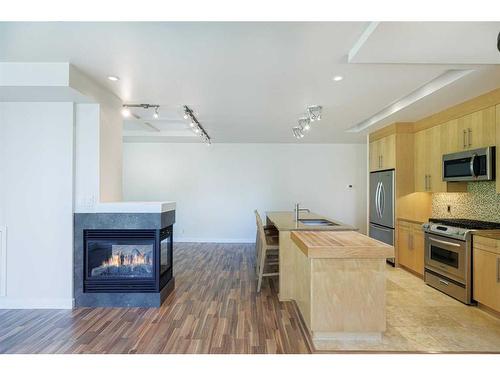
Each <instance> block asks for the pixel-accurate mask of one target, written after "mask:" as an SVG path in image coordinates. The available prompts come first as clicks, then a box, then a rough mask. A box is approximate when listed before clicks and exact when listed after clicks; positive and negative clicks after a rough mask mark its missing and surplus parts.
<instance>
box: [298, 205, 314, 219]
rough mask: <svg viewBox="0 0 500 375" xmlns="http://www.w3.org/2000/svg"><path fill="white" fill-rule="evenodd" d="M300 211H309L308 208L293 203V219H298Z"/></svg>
mask: <svg viewBox="0 0 500 375" xmlns="http://www.w3.org/2000/svg"><path fill="white" fill-rule="evenodd" d="M300 211H307V212H311V211H310V210H309V209H308V208H300V203H295V221H299V213H300Z"/></svg>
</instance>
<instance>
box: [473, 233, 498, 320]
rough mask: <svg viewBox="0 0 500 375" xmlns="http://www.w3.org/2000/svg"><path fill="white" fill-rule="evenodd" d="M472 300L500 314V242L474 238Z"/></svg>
mask: <svg viewBox="0 0 500 375" xmlns="http://www.w3.org/2000/svg"><path fill="white" fill-rule="evenodd" d="M473 274H474V287H473V298H474V299H475V300H476V301H477V302H479V303H481V304H483V305H485V306H487V307H489V308H491V309H493V310H496V311H498V312H500V240H494V239H490V238H485V237H480V236H474V258H473Z"/></svg>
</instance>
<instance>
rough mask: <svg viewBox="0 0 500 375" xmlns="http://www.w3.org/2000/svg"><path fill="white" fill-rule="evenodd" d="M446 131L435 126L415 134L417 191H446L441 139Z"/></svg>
mask: <svg viewBox="0 0 500 375" xmlns="http://www.w3.org/2000/svg"><path fill="white" fill-rule="evenodd" d="M444 130H445V129H443V128H441V127H440V126H434V127H432V128H429V129H425V130H421V131H419V132H416V133H415V161H414V173H415V191H420V192H442V191H446V182H444V181H443V177H442V176H443V172H442V155H443V152H442V145H441V139H445V135H444V134H442V133H443V131H444Z"/></svg>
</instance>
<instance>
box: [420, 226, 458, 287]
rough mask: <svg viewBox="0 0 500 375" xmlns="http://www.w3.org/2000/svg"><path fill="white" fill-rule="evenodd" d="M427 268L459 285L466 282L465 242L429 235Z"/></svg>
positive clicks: (427, 240)
mask: <svg viewBox="0 0 500 375" xmlns="http://www.w3.org/2000/svg"><path fill="white" fill-rule="evenodd" d="M425 249H426V251H425V266H426V267H427V268H428V269H430V270H433V271H434V272H438V273H440V274H441V275H443V276H446V277H448V278H450V279H452V280H455V281H457V282H459V283H462V284H465V282H466V278H467V275H466V263H467V261H466V256H467V254H466V253H467V246H466V243H465V241H461V240H456V239H452V238H448V237H443V236H438V235H435V234H428V235H427V236H426V243H425Z"/></svg>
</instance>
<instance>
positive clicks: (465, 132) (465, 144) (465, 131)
mask: <svg viewBox="0 0 500 375" xmlns="http://www.w3.org/2000/svg"><path fill="white" fill-rule="evenodd" d="M466 137H467V130H465V129H464V143H463V145H464V148H467V141H466V140H465V138H466Z"/></svg>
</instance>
